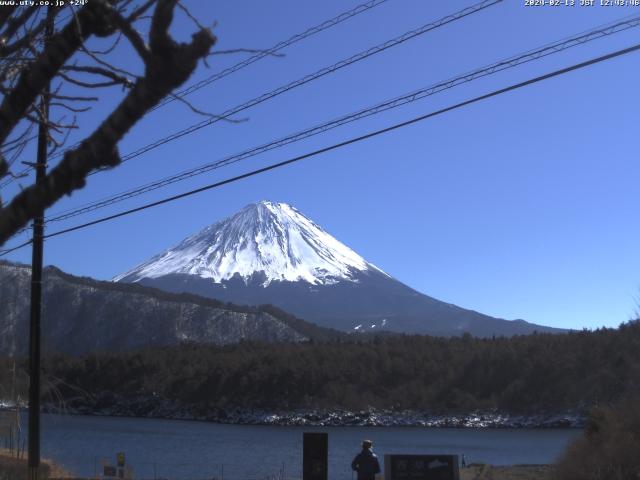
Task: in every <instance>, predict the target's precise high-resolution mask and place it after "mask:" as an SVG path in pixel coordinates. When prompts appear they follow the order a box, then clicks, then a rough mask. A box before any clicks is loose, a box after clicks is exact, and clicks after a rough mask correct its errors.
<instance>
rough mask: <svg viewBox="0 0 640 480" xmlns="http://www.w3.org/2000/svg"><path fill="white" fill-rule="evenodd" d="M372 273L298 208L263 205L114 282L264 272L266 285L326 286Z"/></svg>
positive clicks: (219, 278) (249, 207)
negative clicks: (280, 282) (301, 282)
mask: <svg viewBox="0 0 640 480" xmlns="http://www.w3.org/2000/svg"><path fill="white" fill-rule="evenodd" d="M367 270H376V271H379V272H380V271H381V270H380V269H378V268H377V267H375V266H374V265H372V264H370V263H368V262H367V261H365V260H364V259H363V258H362V257H361V256H360V255H358V254H357V253H356V252H354V251H353V250H351V249H350V248H348V247H347V246H345V245H344V244H342V243H340V242H339V241H338V240H336V239H335V238H333V237H332V236H331V235H329V234H328V233H327V232H325V231H324V230H323V229H322V228H320V227H319V226H318V225H316V224H315V223H313V222H312V221H311V220H309V219H308V218H307V217H305V216H304V215H303V214H301V213H300V212H299V211H298V210H296V209H295V208H294V207H292V206H290V205H287V204H286V203H275V202H269V201H261V202H259V203H255V204H251V205H247V206H246V207H245V208H243V209H242V210H241V211H239V212H238V213H236V214H235V215H232V216H231V217H229V218H227V219H225V220H222V221H220V222H217V223H215V224H213V225H211V226H209V227H207V228H205V229H204V230H202V231H200V232H198V233H196V234H195V235H192V236H190V237H188V238H186V239H185V240H183V241H182V242H180V243H179V244H178V245H176V246H174V247H172V248H170V249H168V250H166V251H164V252H162V253H160V254H158V255H156V256H154V257H153V258H151V259H150V260H148V261H147V262H145V263H142V264H141V265H138V266H137V267H135V268H133V269H132V270H130V271H128V272H126V273H123V274H122V275H118V276H117V277H115V278H114V279H113V280H114V281H119V280H126V281H129V282H136V281H139V280H141V279H143V278H158V277H162V276H165V275H169V274H174V273H181V274H190V275H198V276H200V277H202V278H210V279H212V280H213V281H214V282H217V283H219V282H222V281H224V280H228V279H230V278H231V277H233V276H234V275H236V274H238V275H240V276H241V277H242V278H243V279H245V281H246V280H248V279H249V278H250V277H251V276H252V275H253V274H255V273H258V272H263V273H264V276H265V280H264V284H263V285H264V286H267V285H269V283H271V282H272V281H277V280H287V281H299V280H304V281H306V282H309V283H311V284H324V285H327V284H332V283H336V282H337V281H341V280H347V281H355V276H354V274H355V273H357V272H363V271H367ZM383 273H384V272H383Z"/></svg>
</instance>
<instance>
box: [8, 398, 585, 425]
mask: <svg viewBox="0 0 640 480" xmlns="http://www.w3.org/2000/svg"><path fill="white" fill-rule="evenodd" d="M1 408H2V404H1V402H0V409H1ZM43 412H45V413H66V414H75V415H96V416H117V417H139V418H162V419H174V420H197V421H206V422H215V423H225V424H236V425H278V426H310V427H333V426H336V427H338V426H359V427H363V426H367V427H431V428H584V426H585V423H586V416H585V415H583V414H581V413H578V412H561V413H557V412H556V413H548V412H545V413H535V414H529V415H525V414H511V413H501V412H496V411H488V412H469V413H458V414H448V415H443V414H432V413H428V412H420V411H412V410H402V411H395V410H385V409H376V408H369V409H367V410H360V411H350V410H345V409H292V410H287V411H267V410H261V409H250V408H228V409H222V408H210V409H203V408H202V407H200V408H198V407H189V406H186V407H185V406H183V405H179V404H178V403H177V402H174V401H171V400H168V399H163V398H160V397H159V396H151V397H149V396H145V397H142V396H141V397H137V398H130V397H126V398H125V397H122V396H119V395H116V394H112V393H105V394H103V395H101V396H99V397H97V398H93V399H91V400H90V399H87V398H82V399H73V400H68V401H66V402H65V403H64V405H61V404H53V403H45V404H44V405H43Z"/></svg>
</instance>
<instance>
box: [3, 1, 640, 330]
mask: <svg viewBox="0 0 640 480" xmlns="http://www.w3.org/2000/svg"><path fill="white" fill-rule="evenodd" d="M362 1H363V0H360V1H347V0H342V1H324V2H309V1H305V2H300V1H279V0H278V1H276V0H274V1H271V2H259V1H255V0H254V1H234V2H202V1H195V0H192V1H186V2H185V4H187V5H189V7H190V9H191V11H192V12H193V13H194V15H196V16H197V17H198V18H199V20H200V21H201V22H202V23H207V24H211V23H213V22H214V21H215V22H217V26H216V27H215V34H216V35H217V36H218V39H219V42H218V45H217V47H216V48H219V49H223V50H224V49H233V48H243V47H244V48H268V47H270V46H272V45H273V44H275V43H277V42H279V41H281V40H284V39H286V38H289V37H290V36H292V35H294V34H296V33H299V32H301V31H304V30H305V29H306V28H308V27H310V26H313V25H316V24H319V23H321V22H322V21H324V20H326V19H328V18H331V17H333V16H335V15H337V14H339V13H340V12H343V11H345V10H347V9H349V8H352V7H355V6H356V5H358V4H359V3H362ZM473 3H474V2H471V1H467V0H464V1H462V0H460V1H458V0H455V1H435V0H433V1H424V0H389V1H387V2H386V3H384V4H383V5H381V6H379V7H377V8H374V9H372V10H371V11H369V12H367V13H364V14H362V15H359V16H357V17H355V18H353V19H351V20H348V21H346V22H344V23H342V24H341V25H339V26H336V27H334V28H331V29H329V30H327V31H325V32H323V33H321V34H318V35H316V36H314V37H312V38H309V39H307V40H305V41H303V42H300V43H298V44H296V45H295V46H293V47H291V48H288V49H287V50H286V51H284V53H285V54H286V56H285V57H282V58H267V59H265V60H263V61H260V62H258V63H256V64H254V65H252V66H250V67H248V68H246V69H244V70H242V71H240V72H238V73H236V74H234V75H231V76H229V77H227V78H225V79H223V80H221V81H219V82H216V83H214V84H213V85H211V86H209V87H206V88H204V89H202V90H200V91H198V92H197V93H195V94H193V95H192V96H190V97H189V98H190V101H191V102H193V104H194V105H196V106H197V107H199V108H201V109H203V110H207V111H210V112H222V111H224V110H226V109H228V108H231V107H233V106H235V105H238V104H240V103H243V102H245V101H247V100H249V99H251V98H253V97H256V96H258V95H260V94H262V93H264V92H268V91H270V90H272V89H274V88H277V87H279V86H280V85H283V84H286V83H288V82H290V81H292V80H295V79H297V78H299V77H302V76H304V75H306V74H308V73H312V72H315V71H316V70H318V69H320V68H322V67H325V66H328V65H330V64H333V63H335V62H337V61H338V60H341V59H343V58H347V57H349V56H351V55H353V54H355V53H358V52H360V51H362V50H364V49H367V48H369V47H371V46H374V45H377V44H379V43H382V42H384V41H386V40H388V39H390V38H392V37H395V36H398V35H400V34H402V33H404V32H406V31H408V30H411V29H414V28H416V27H419V26H421V25H423V24H426V23H428V22H430V21H433V20H437V19H439V18H441V17H443V16H444V15H447V14H450V13H453V12H455V11H457V10H460V9H462V8H464V7H466V6H470V5H472V4H473ZM577 3H579V1H578V2H577ZM632 14H640V8H633V7H604V6H600V5H596V6H593V7H581V6H579V5H576V6H574V7H565V6H558V7H550V6H545V7H528V6H525V5H524V0H522V1H520V0H506V1H505V2H503V3H501V4H499V5H496V6H494V7H491V8H489V9H487V10H485V11H483V12H480V13H478V14H474V15H472V16H469V17H467V18H465V19H462V20H460V21H457V22H455V23H452V24H450V25H447V26H445V27H442V28H440V29H438V30H436V31H433V32H429V33H427V34H425V35H423V36H421V37H418V38H416V39H413V40H411V41H409V42H406V43H404V44H403V45H400V46H397V47H395V48H392V49H389V50H387V51H385V52H383V53H381V54H378V55H376V56H374V57H372V58H369V59H366V60H364V61H362V62H359V63H358V64H355V65H353V66H350V67H347V68H345V69H342V70H341V71H339V72H336V73H335V74H332V75H329V76H327V77H324V78H322V79H319V80H316V81H314V82H311V83H310V84H308V85H305V86H303V87H300V88H298V89H296V90H293V91H291V92H288V93H286V94H284V95H282V96H280V97H278V98H277V99H274V100H271V101H269V102H266V103H264V104H262V105H259V106H257V107H255V108H252V109H250V110H247V111H246V112H244V113H243V114H240V115H239V118H243V119H244V118H246V121H245V122H243V123H238V124H230V123H225V124H223V123H218V124H216V125H215V126H212V127H208V128H205V129H202V130H200V131H199V132H197V133H195V134H192V135H189V136H187V137H185V138H183V139H181V140H178V141H175V142H172V143H170V144H167V145H165V146H163V147H160V148H158V149H156V150H154V151H153V152H150V153H148V154H145V155H143V156H140V157H138V158H136V159H135V160H132V161H130V162H128V163H127V164H124V165H122V166H121V167H119V168H117V169H115V170H113V171H111V172H107V173H101V174H99V175H94V176H92V177H91V178H90V180H89V182H88V184H87V187H86V188H85V189H84V190H83V191H80V192H77V193H75V194H74V195H72V196H71V197H70V198H68V199H65V200H63V201H61V202H59V204H58V205H56V206H54V207H52V208H51V209H50V210H49V212H48V215H53V214H55V213H57V212H60V211H62V210H65V209H68V208H73V207H75V206H78V205H82V204H84V203H87V202H91V201H94V200H96V199H100V198H102V197H105V196H108V195H110V194H112V193H117V192H120V191H122V190H126V189H128V188H131V187H134V186H138V185H140V184H144V183H147V182H150V181H153V180H155V179H158V178H162V177H165V176H167V175H171V174H173V173H176V172H180V171H183V170H185V169H188V168H191V167H194V166H197V165H200V164H203V163H206V162H209V161H213V160H216V159H219V158H222V157H224V156H226V155H229V154H233V153H237V152H240V151H242V150H245V149H246V148H248V147H251V146H255V145H259V144H262V143H265V142H268V141H270V140H273V139H276V138H279V137H281V136H285V135H287V134H289V133H292V132H295V131H298V130H301V129H303V128H306V127H309V126H313V125H315V124H317V123H321V122H323V121H326V120H330V119H332V118H334V117H336V116H339V115H342V114H345V113H350V112H353V111H355V110H358V109H360V108H363V107H366V106H369V105H372V104H374V103H377V102H380V101H383V100H386V99H389V98H392V97H395V96H398V95H401V94H403V93H407V92H409V91H412V90H415V89H418V88H421V87H424V86H428V85H430V84H432V83H435V82H437V81H440V80H444V79H447V78H449V77H452V76H454V75H457V74H460V73H465V72H467V71H469V70H471V69H474V68H477V67H481V66H484V65H486V64H489V63H491V62H493V61H497V60H500V59H502V58H505V57H508V56H511V55H514V54H517V53H521V52H523V51H526V50H529V49H532V48H535V47H539V46H541V45H544V44H546V43H549V42H552V41H555V40H559V39H561V38H563V37H567V36H569V35H571V34H575V33H578V32H581V31H583V30H586V29H589V28H592V27H594V26H596V25H599V24H603V23H606V22H610V21H612V20H615V19H618V18H622V17H624V16H628V15H632ZM194 29H195V27H194V26H193V24H192V23H190V21H189V20H188V19H187V18H185V17H183V16H181V15H179V16H178V17H177V18H176V22H175V24H174V26H173V31H174V34H175V35H176V36H177V37H179V38H183V39H187V38H189V35H190V33H191V32H192V31H193V30H194ZM638 32H640V29H639V28H635V29H632V30H630V31H627V32H624V33H621V34H618V35H615V36H612V37H610V38H605V39H602V40H597V41H595V42H591V43H589V44H587V45H583V46H580V47H576V48H574V49H571V50H570V51H567V52H563V53H560V54H557V55H554V56H551V57H548V58H545V59H542V60H540V61H536V62H533V63H530V64H526V65H524V66H521V67H518V68H515V69H512V70H509V71H506V72H502V73H500V74H497V75H494V76H491V77H489V78H485V79H482V80H479V81H475V82H472V83H469V84H466V85H463V86H461V87H458V88H455V89H453V90H449V91H447V92H444V93H441V94H438V95H436V96H433V97H430V98H428V99H425V100H422V101H419V102H416V103H414V104H412V105H409V106H405V107H402V108H399V109H397V110H394V111H391V112H386V113H384V114H381V115H379V116H376V117H372V118H369V119H366V120H364V121H361V122H357V123H355V124H352V125H350V126H348V127H343V128H339V129H336V130H333V131H331V132H328V133H326V134H323V135H320V136H317V137H314V138H312V139H309V140H306V141H303V142H299V143H296V144H294V145H291V146H288V147H285V148H282V149H278V150H276V151H273V152H270V153H268V154H265V155H262V156H260V157H255V158H252V159H248V160H245V161H243V162H240V163H239V164H237V165H235V166H233V167H227V168H224V169H220V170H218V171H215V172H213V173H210V174H207V175H203V176H200V177H196V178H194V179H191V180H188V181H185V182H180V183H178V184H175V185H173V186H171V187H168V188H165V189H161V190H159V191H156V192H155V193H152V194H148V195H144V196H141V197H138V198H137V199H135V200H130V201H127V202H123V203H120V204H117V205H116V206H114V207H111V208H107V209H103V210H100V211H98V212H96V213H94V214H89V215H85V216H82V217H77V218H76V219H73V220H69V221H67V222H61V223H59V224H55V225H52V226H51V227H48V231H50V232H51V231H55V230H58V229H59V228H64V227H68V226H72V225H75V224H77V223H81V222H83V221H88V220H91V219H94V218H98V217H100V216H103V215H106V214H109V213H115V212H117V211H120V210H122V209H124V208H131V207H134V206H137V205H140V204H142V203H146V202H149V201H153V200H155V199H159V198H162V197H165V196H168V195H171V194H175V193H179V192H182V191H185V190H188V189H191V188H196V187H199V186H202V185H205V184H208V183H212V182H214V181H217V180H221V179H224V178H227V177H229V176H232V175H235V174H238V173H242V172H244V171H247V170H251V169H254V168H258V167H261V166H264V165H267V164H269V163H273V162H277V161H281V160H283V159H287V158H289V157H293V156H296V155H299V154H302V153H305V152H307V151H310V150H313V149H315V148H319V147H322V146H325V145H329V144H332V143H335V142H339V141H343V140H345V139H348V138H350V137H352V136H356V135H359V134H363V133H366V132H368V131H370V130H373V129H377V128H382V127H385V126H388V125H391V124H393V123H396V122H400V121H403V120H406V119H408V118H411V117H414V116H418V115H421V114H424V113H427V112H429V111H433V110H437V109H439V108H442V107H445V106H448V105H450V104H453V103H456V102H459V101H462V100H465V99H467V98H471V97H474V96H477V95H480V94H483V93H486V92H489V91H491V90H494V89H498V88H501V87H504V86H507V85H509V84H510V83H514V82H518V81H522V80H525V79H527V78H530V77H533V76H536V75H540V74H543V73H546V72H548V71H551V70H554V69H557V68H561V67H563V66H567V65H570V64H573V63H577V62H580V61H583V60H586V59H589V58H591V57H595V56H597V55H602V54H604V53H607V52H610V51H613V50H616V49H618V48H622V47H626V46H629V45H631V44H633V43H635V42H637V41H638V38H639V36H638ZM242 58H244V57H243V56H242V55H217V56H212V57H210V59H209V62H208V63H209V69H207V68H205V67H204V66H201V68H199V69H198V71H197V72H196V74H195V76H194V77H193V79H192V81H191V82H189V83H192V82H194V81H197V80H198V79H202V78H206V77H207V76H209V75H211V74H212V73H214V72H216V71H219V70H221V69H222V68H225V67H226V66H229V65H232V64H233V63H235V62H237V61H239V60H240V59H242ZM117 61H118V62H120V64H122V65H125V66H127V67H129V68H133V69H136V68H139V66H138V62H137V61H136V59H135V57H134V56H133V55H131V54H130V52H129V51H128V50H127V49H125V48H122V49H121V51H119V52H118V56H117ZM639 62H640V54H639V53H635V54H630V55H627V56H624V57H622V58H618V59H614V60H611V61H609V62H606V63H603V64H599V65H595V66H592V67H589V68H588V69H586V70H583V71H578V72H573V73H570V74H567V75H565V76H562V77H561V78H555V79H551V80H549V81H546V82H544V83H541V84H536V85H533V86H530V87H527V88H525V89H522V90H518V91H516V92H511V93H508V94H505V95H502V96H500V97H497V98H493V99H489V100H487V101H483V102H481V103H479V104H476V105H472V106H469V107H466V108H463V109H460V110H457V111H454V112H450V113H447V114H445V115H442V116H439V117H436V118H433V119H431V120H428V121H426V122H422V123H419V124H416V125H412V126H410V127H407V128H404V129H401V130H398V131H395V132H392V133H389V134H387V135H384V136H381V137H377V138H375V139H372V140H370V141H367V142H364V143H359V144H357V145H352V146H349V147H346V148H343V149H340V150H337V151H333V152H330V153H327V154H325V155H322V156H318V157H315V158H313V159H309V160H306V161H304V162H302V163H299V164H296V165H293V166H289V167H285V168H283V169H279V170H276V171H273V172H270V173H267V174H264V175H260V176H257V177H254V178H251V179H248V180H245V181H241V182H237V183H234V184H231V185H227V186H225V187H222V188H219V189H215V190H212V191H208V192H206V193H203V194H200V195H197V196H193V197H190V198H187V199H183V200H180V201H178V202H174V203H172V204H169V205H165V206H162V207H159V208H155V209H151V210H146V211H145V212H143V213H139V214H135V215H132V216H129V217H126V218H122V219H118V220H115V221H112V222H109V223H105V224H102V225H98V226H95V227H92V228H89V229H86V230H83V231H78V232H75V233H71V234H68V235H64V236H60V237H57V238H54V239H51V240H49V241H47V243H46V246H45V263H46V264H54V265H56V266H58V267H60V268H62V269H63V270H65V271H67V272H70V273H73V274H76V275H86V276H91V277H95V278H99V279H109V278H111V277H112V276H114V275H116V274H118V273H121V272H123V271H125V270H127V269H129V268H131V267H132V266H134V265H135V264H137V263H139V262H140V261H143V260H145V259H147V258H148V257H149V256H151V255H153V254H155V253H157V252H158V251H160V250H163V249H164V248H167V247H168V246H170V245H172V244H174V243H176V242H177V241H179V240H181V239H182V238H183V237H185V236H187V235H189V234H191V233H193V232H195V231H197V230H199V229H201V228H203V227H205V226H207V225H209V224H211V223H213V222H215V221H217V220H220V219H222V218H224V217H226V216H228V215H230V214H232V213H234V212H235V211H237V210H239V209H240V208H242V207H243V206H245V205H246V204H248V203H251V202H255V201H259V200H262V199H269V200H273V201H280V202H287V203H290V204H292V205H294V206H295V207H297V208H298V209H299V210H300V211H301V212H303V213H304V214H306V215H307V216H309V217H310V218H312V219H313V220H314V221H315V222H316V223H318V224H319V225H321V226H322V227H323V228H325V229H326V230H327V231H328V232H329V233H331V234H332V235H334V236H335V237H336V238H338V239H339V240H341V241H342V242H344V243H345V244H346V245H348V246H350V247H351V248H353V249H354V250H355V251H357V252H358V253H360V254H361V255H362V256H363V257H365V258H366V259H367V260H369V261H370V262H372V263H374V264H376V265H377V266H379V267H380V268H382V269H383V270H385V271H386V272H388V273H390V274H391V275H393V276H394V277H396V278H397V279H399V280H401V281H403V282H404V283H406V284H408V285H410V286H411V287H413V288H415V289H417V290H419V291H421V292H424V293H426V294H428V295H431V296H433V297H435V298H438V299H441V300H444V301H447V302H451V303H455V304H457V305H460V306H462V307H466V308H471V309H474V310H478V311H480V312H483V313H486V314H489V315H494V316H497V317H502V318H507V319H515V318H524V319H526V320H528V321H532V322H535V323H541V324H546V325H553V326H558V327H569V328H583V327H586V328H597V327H600V326H617V325H618V324H620V323H621V322H624V321H627V320H629V319H630V318H632V316H633V314H634V311H635V309H636V307H637V305H636V303H637V298H638V293H639V292H640V290H639V286H640V255H638V242H637V239H638V238H640V225H639V222H638V221H637V216H638V215H637V209H638V207H637V203H638V196H637V193H636V192H637V185H638V180H639V177H640V164H639V163H638V161H637V151H638V129H639V127H640V119H639V117H638V106H639V105H640V102H639V97H640V93H639V90H638V85H639V84H640V81H639V80H640V68H638V64H639ZM121 94H122V93H121V92H120V91H119V90H118V89H113V90H111V91H108V92H105V95H104V97H103V98H102V99H101V102H100V104H99V105H97V106H96V107H95V108H94V110H93V111H92V112H91V113H89V114H87V115H85V116H84V117H82V123H81V127H82V128H81V129H80V131H79V132H78V133H77V134H75V135H76V136H75V139H78V138H80V136H79V135H81V134H82V133H84V134H86V133H87V132H90V131H91V128H93V127H94V126H95V125H96V124H97V123H98V122H99V121H100V119H101V118H102V116H104V114H105V112H108V111H109V109H110V108H112V107H113V105H114V102H115V101H116V100H117V99H118V98H119V97H120V96H121ZM201 119H202V117H199V116H198V115H196V114H194V113H193V112H191V111H190V110H189V109H188V108H187V107H185V106H184V105H181V104H180V103H179V102H173V103H171V104H170V105H168V106H166V107H163V108H161V109H159V110H157V111H155V112H153V113H152V114H150V115H148V117H147V118H145V119H144V121H143V122H141V123H140V124H139V125H137V126H136V127H135V129H134V130H133V131H132V132H131V133H130V134H129V135H128V136H127V137H126V138H125V140H124V141H123V142H122V144H121V152H122V153H123V154H126V153H128V152H130V151H133V150H135V149H136V148H138V147H140V146H143V145H146V144H147V143H150V142H151V141H154V140H156V139H158V138H160V137H162V136H164V135H167V134H170V133H172V132H174V131H176V130H179V129H182V128H184V127H186V126H188V125H191V124H193V123H196V122H198V121H200V120H201ZM73 140H74V139H73V138H72V139H71V141H73ZM23 183H24V182H23ZM15 188H16V185H15V184H14V185H12V187H10V188H8V189H6V190H5V191H4V192H2V195H3V198H5V199H6V198H8V197H10V196H11V194H12V193H13V192H14V191H15V190H12V189H15ZM23 238H27V237H17V238H15V239H13V240H12V241H10V242H9V243H8V244H7V245H8V246H10V245H13V244H16V243H18V242H19V241H20V240H22V239H23ZM9 258H10V259H12V260H16V261H22V262H29V260H30V252H29V249H28V248H27V249H23V250H21V251H18V252H15V253H14V254H12V255H11V256H10V257H9Z"/></svg>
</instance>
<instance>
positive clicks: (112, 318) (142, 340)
mask: <svg viewBox="0 0 640 480" xmlns="http://www.w3.org/2000/svg"><path fill="white" fill-rule="evenodd" d="M30 275H31V270H30V268H29V267H27V266H24V265H16V264H11V263H7V262H0V353H5V354H21V353H24V352H26V349H27V343H28V337H29V335H28V321H29V294H30ZM43 302H44V308H43V320H42V333H43V346H44V348H45V349H47V350H50V351H61V352H65V353H69V354H81V353H86V352H89V351H94V350H108V351H114V350H116V351H118V350H129V349H133V348H138V347H146V346H157V345H176V344H179V343H184V342H198V343H213V344H228V343H235V342H238V341H240V340H262V341H294V342H297V341H304V340H307V339H309V338H329V337H331V336H335V335H337V332H331V331H329V330H326V329H322V328H319V327H317V326H315V325H312V324H309V323H307V322H304V321H302V320H299V319H296V318H295V317H293V316H291V315H288V314H286V313H284V312H282V311H280V310H279V309H277V308H274V307H259V308H252V307H239V306H234V305H226V304H223V303H221V302H218V301H215V300H211V299H206V298H200V297H197V296H195V295H184V294H183V295H177V294H172V293H167V292H163V291H160V290H155V289H151V288H147V287H143V286H140V285H127V284H114V283H113V282H101V281H97V280H92V279H89V278H80V277H74V276H72V275H69V274H66V273H64V272H62V271H60V270H59V269H57V268H55V267H46V268H45V270H44V283H43Z"/></svg>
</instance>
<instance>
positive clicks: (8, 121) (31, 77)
mask: <svg viewBox="0 0 640 480" xmlns="http://www.w3.org/2000/svg"><path fill="white" fill-rule="evenodd" d="M105 8H106V4H105V3H104V1H103V0H94V1H91V2H89V3H87V5H86V6H85V7H83V8H82V10H81V11H80V13H79V14H78V15H77V24H76V23H75V22H73V21H72V22H71V23H69V24H68V25H67V26H66V27H65V28H64V29H63V30H62V31H60V32H58V33H56V34H55V35H53V36H52V37H51V38H50V39H49V42H48V45H47V46H46V48H45V49H44V51H43V52H42V55H40V56H39V57H38V58H37V59H36V61H35V62H34V63H33V65H31V67H30V68H28V69H26V70H25V71H23V73H22V74H21V75H20V78H19V80H18V83H17V84H16V86H15V88H14V89H13V90H12V91H11V93H10V94H9V95H7V96H5V97H4V99H3V101H2V105H0V143H2V142H4V140H5V139H6V138H7V136H8V135H9V133H10V132H11V130H12V129H13V128H14V127H15V125H16V124H17V123H18V121H19V120H20V119H21V118H22V117H23V116H24V114H25V112H26V111H27V108H28V107H29V106H30V105H31V104H33V102H34V101H35V99H36V97H37V96H38V95H39V93H40V92H41V91H42V89H43V88H44V86H45V85H46V84H47V83H48V82H50V81H51V80H52V79H53V77H54V76H55V75H56V73H57V72H58V71H59V70H60V67H62V65H64V64H65V62H66V61H67V60H69V58H70V57H71V55H73V53H74V52H75V51H76V50H78V48H79V47H80V45H82V43H83V42H84V41H85V40H86V38H87V37H88V36H89V35H90V34H91V33H92V32H93V31H95V30H98V29H99V28H100V24H101V22H102V21H101V18H102V16H103V15H104V13H105Z"/></svg>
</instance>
